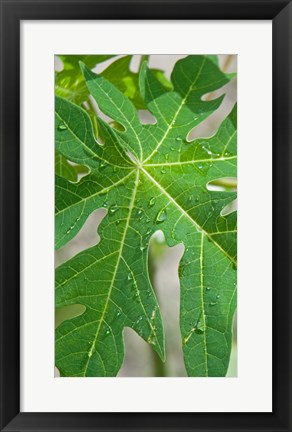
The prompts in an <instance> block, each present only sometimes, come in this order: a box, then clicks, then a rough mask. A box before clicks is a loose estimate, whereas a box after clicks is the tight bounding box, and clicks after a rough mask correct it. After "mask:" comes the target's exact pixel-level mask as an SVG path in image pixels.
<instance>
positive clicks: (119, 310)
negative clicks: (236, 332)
mask: <svg viewBox="0 0 292 432" xmlns="http://www.w3.org/2000/svg"><path fill="white" fill-rule="evenodd" d="M121 313H122V311H121V309H118V310H117V313H116V316H117V317H119V316H120V315H121Z"/></svg>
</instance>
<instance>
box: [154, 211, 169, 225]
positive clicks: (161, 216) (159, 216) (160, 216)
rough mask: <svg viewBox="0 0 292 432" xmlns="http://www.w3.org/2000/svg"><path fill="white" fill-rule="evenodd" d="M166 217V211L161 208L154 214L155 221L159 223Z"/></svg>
mask: <svg viewBox="0 0 292 432" xmlns="http://www.w3.org/2000/svg"><path fill="white" fill-rule="evenodd" d="M166 219H167V213H166V209H165V208H164V209H161V210H160V211H159V213H158V214H157V216H156V222H157V223H161V222H164V221H165V220H166Z"/></svg>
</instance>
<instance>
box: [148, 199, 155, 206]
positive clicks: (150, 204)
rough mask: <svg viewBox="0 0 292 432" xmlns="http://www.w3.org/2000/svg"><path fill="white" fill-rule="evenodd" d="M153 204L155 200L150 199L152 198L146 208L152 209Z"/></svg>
mask: <svg viewBox="0 0 292 432" xmlns="http://www.w3.org/2000/svg"><path fill="white" fill-rule="evenodd" d="M154 204H155V198H154V197H152V198H151V199H150V201H149V203H148V207H153V206H154Z"/></svg>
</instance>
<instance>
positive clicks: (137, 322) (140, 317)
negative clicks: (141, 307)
mask: <svg viewBox="0 0 292 432" xmlns="http://www.w3.org/2000/svg"><path fill="white" fill-rule="evenodd" d="M142 319H143V317H142V315H140V316H139V317H138V318H137V321H136V324H139V322H140V321H142Z"/></svg>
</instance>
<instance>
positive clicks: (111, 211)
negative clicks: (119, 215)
mask: <svg viewBox="0 0 292 432" xmlns="http://www.w3.org/2000/svg"><path fill="white" fill-rule="evenodd" d="M118 210H119V207H118V206H117V205H115V204H113V205H111V206H110V208H109V214H110V215H114V214H115V213H116V212H117V211H118Z"/></svg>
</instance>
